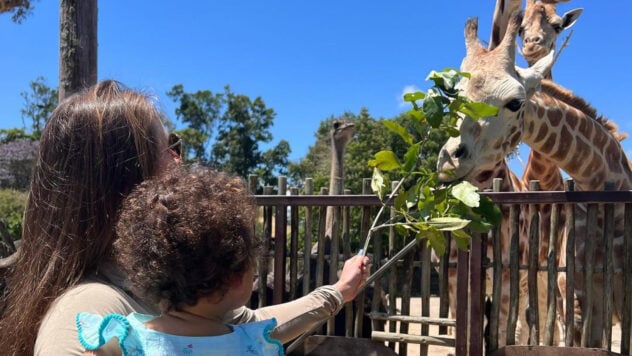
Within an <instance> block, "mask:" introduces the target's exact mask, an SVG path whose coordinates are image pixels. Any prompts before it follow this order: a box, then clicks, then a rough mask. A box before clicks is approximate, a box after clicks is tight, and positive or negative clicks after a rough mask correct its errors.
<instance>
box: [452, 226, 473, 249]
mask: <svg viewBox="0 0 632 356" xmlns="http://www.w3.org/2000/svg"><path fill="white" fill-rule="evenodd" d="M451 234H452V238H453V239H454V242H455V243H456V246H457V247H458V248H459V249H460V250H463V251H467V250H468V249H469V247H470V241H471V240H472V236H470V234H468V233H467V231H465V230H454V231H452V232H451Z"/></svg>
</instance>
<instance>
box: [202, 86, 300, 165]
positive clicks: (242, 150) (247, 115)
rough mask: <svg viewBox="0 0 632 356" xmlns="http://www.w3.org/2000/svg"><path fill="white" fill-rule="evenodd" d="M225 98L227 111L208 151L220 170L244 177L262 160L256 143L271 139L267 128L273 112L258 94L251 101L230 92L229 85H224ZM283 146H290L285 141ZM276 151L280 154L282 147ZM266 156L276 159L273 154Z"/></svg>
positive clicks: (273, 115) (271, 120)
mask: <svg viewBox="0 0 632 356" xmlns="http://www.w3.org/2000/svg"><path fill="white" fill-rule="evenodd" d="M224 98H225V100H226V110H225V111H224V113H223V115H222V116H221V117H220V121H219V127H218V132H217V139H216V140H215V143H214V144H213V147H212V150H211V152H212V162H213V164H215V165H217V166H218V167H220V168H221V169H223V170H226V171H229V172H233V173H236V174H238V175H240V176H242V177H246V176H247V175H248V174H251V173H253V172H254V171H255V170H256V168H258V166H259V164H262V163H263V152H262V151H261V148H260V147H259V144H260V143H268V142H270V141H271V140H272V134H271V133H270V127H271V126H272V124H273V121H274V117H275V115H276V113H275V112H274V110H273V109H271V108H267V107H266V105H265V103H264V102H263V100H262V99H261V97H257V98H255V100H251V99H250V98H249V97H247V96H246V95H242V94H235V93H233V92H231V91H230V88H229V87H226V88H225V94H224ZM286 145H287V148H288V149H289V144H287V142H286ZM275 148H276V147H275ZM275 148H273V149H272V150H274V149H275ZM277 151H278V152H279V153H283V148H282V147H280V148H279V149H278V150H277ZM288 151H289V150H288ZM286 153H289V152H286ZM268 156H269V157H270V158H277V157H275V155H274V154H273V153H271V154H269V155H268ZM286 157H287V156H286ZM270 163H271V164H272V165H274V163H275V162H270Z"/></svg>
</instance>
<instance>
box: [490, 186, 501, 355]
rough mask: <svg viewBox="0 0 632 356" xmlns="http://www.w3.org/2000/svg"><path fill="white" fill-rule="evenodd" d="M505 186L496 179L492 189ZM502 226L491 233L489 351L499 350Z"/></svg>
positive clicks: (497, 189) (496, 190)
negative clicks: (491, 281)
mask: <svg viewBox="0 0 632 356" xmlns="http://www.w3.org/2000/svg"><path fill="white" fill-rule="evenodd" d="M502 184H503V180H502V178H494V180H493V181H492V189H493V191H495V192H499V191H500V190H501V187H502ZM501 228H502V227H501V226H500V224H499V225H498V226H496V227H495V228H494V229H492V231H491V232H490V235H491V241H492V255H493V258H492V259H493V262H492V263H493V265H492V272H493V283H492V307H491V310H490V315H489V337H488V340H487V345H488V348H487V350H488V351H494V350H496V349H498V318H499V315H500V303H501V301H500V298H501V297H500V296H501V287H502V286H501V279H502V251H501V247H500V229H501Z"/></svg>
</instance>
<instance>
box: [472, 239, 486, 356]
mask: <svg viewBox="0 0 632 356" xmlns="http://www.w3.org/2000/svg"><path fill="white" fill-rule="evenodd" d="M482 240H483V238H482V234H473V235H472V240H471V242H470V243H471V245H470V293H469V298H468V299H469V300H470V318H469V321H470V322H469V324H470V333H469V338H470V340H469V342H470V345H469V348H470V349H469V353H468V355H470V356H479V355H481V356H482V355H483V342H484V340H483V319H484V317H485V315H484V312H483V302H484V297H485V283H484V282H485V270H484V269H483V250H484V249H483V247H484V243H483V241H482Z"/></svg>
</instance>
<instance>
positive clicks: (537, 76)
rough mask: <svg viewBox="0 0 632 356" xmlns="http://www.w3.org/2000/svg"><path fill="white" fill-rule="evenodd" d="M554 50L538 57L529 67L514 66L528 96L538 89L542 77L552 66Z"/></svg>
mask: <svg viewBox="0 0 632 356" xmlns="http://www.w3.org/2000/svg"><path fill="white" fill-rule="evenodd" d="M554 55H555V51H551V52H549V54H547V55H546V56H544V57H542V58H540V60H538V61H537V62H535V64H534V65H532V66H531V67H529V68H520V67H518V66H516V72H517V73H518V75H520V77H521V78H523V80H524V86H525V90H526V92H527V97H530V96H531V95H533V94H534V93H535V91H536V90H538V88H539V86H540V83H541V82H542V78H544V75H545V74H546V73H548V72H549V71H550V70H551V67H552V66H553V58H554Z"/></svg>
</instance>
